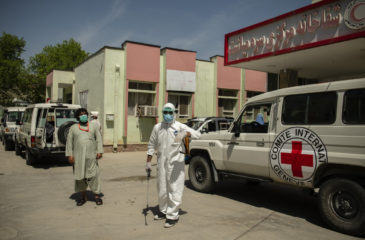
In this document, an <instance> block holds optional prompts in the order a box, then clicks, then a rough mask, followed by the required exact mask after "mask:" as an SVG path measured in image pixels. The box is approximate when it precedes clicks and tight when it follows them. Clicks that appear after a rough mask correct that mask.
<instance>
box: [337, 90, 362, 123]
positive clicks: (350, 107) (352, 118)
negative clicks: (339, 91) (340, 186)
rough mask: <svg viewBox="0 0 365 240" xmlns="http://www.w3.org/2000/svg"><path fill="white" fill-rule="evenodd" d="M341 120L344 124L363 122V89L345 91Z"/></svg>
mask: <svg viewBox="0 0 365 240" xmlns="http://www.w3.org/2000/svg"><path fill="white" fill-rule="evenodd" d="M342 120H343V122H344V123H346V124H365V89H355V90H349V91H346V92H345V95H344V99H343V112H342Z"/></svg>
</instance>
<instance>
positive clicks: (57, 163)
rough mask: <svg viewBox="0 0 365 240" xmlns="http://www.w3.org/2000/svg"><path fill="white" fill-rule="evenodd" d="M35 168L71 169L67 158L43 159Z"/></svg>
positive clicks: (53, 157) (52, 157)
mask: <svg viewBox="0 0 365 240" xmlns="http://www.w3.org/2000/svg"><path fill="white" fill-rule="evenodd" d="M33 167H34V168H43V169H49V168H55V167H71V165H70V164H69V163H68V161H67V159H66V157H65V156H51V157H43V158H41V159H39V160H38V161H37V163H35V164H34V165H33Z"/></svg>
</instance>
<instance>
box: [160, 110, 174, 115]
mask: <svg viewBox="0 0 365 240" xmlns="http://www.w3.org/2000/svg"><path fill="white" fill-rule="evenodd" d="M162 113H163V114H170V115H172V114H174V112H172V111H162Z"/></svg>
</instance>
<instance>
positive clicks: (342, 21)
mask: <svg viewBox="0 0 365 240" xmlns="http://www.w3.org/2000/svg"><path fill="white" fill-rule="evenodd" d="M358 37H365V0H337V1H336V0H324V1H321V2H318V3H316V4H312V5H309V6H307V7H304V8H301V9H298V10H296V11H293V12H290V13H287V14H284V15H281V16H279V17H277V18H274V19H270V20H267V21H265V22H262V23H258V24H256V25H253V26H250V27H247V28H244V29H241V30H238V31H235V32H232V33H228V34H226V36H225V64H226V65H230V64H236V63H239V62H245V61H251V60H254V59H259V58H264V57H268V56H273V55H278V54H283V53H288V52H291V51H297V50H301V49H306V48H312V47H317V46H321V45H326V44H331V43H335V42H340V41H345V40H349V39H354V38H358Z"/></svg>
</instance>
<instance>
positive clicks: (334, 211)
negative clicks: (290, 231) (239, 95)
mask: <svg viewBox="0 0 365 240" xmlns="http://www.w3.org/2000/svg"><path fill="white" fill-rule="evenodd" d="M257 116H259V117H257ZM256 119H257V120H256ZM255 120H256V121H255ZM190 154H191V156H192V159H191V162H190V165H189V178H190V181H191V184H192V186H193V188H194V189H196V190H197V191H201V192H210V191H212V190H213V188H214V185H215V184H216V183H217V182H219V181H221V180H223V179H224V178H225V177H230V176H234V177H242V178H245V179H248V180H252V181H270V182H279V183H282V184H290V185H293V186H297V187H299V188H307V189H316V190H318V189H319V193H318V196H317V197H318V202H319V209H320V213H321V216H322V217H323V219H324V220H325V222H326V223H327V224H328V225H329V226H331V227H332V228H334V229H336V230H337V231H340V232H344V233H347V234H351V235H360V236H361V235H364V234H365V78H363V79H357V80H345V81H338V82H330V83H323V84H315V85H306V86H300V87H293V88H285V89H280V90H277V91H273V92H268V93H264V94H261V95H259V96H256V97H253V98H251V99H250V100H249V101H248V102H247V103H246V104H245V106H244V107H243V109H242V110H241V111H240V113H239V115H238V116H237V117H236V118H235V120H234V122H233V124H232V125H231V127H230V128H229V129H228V130H226V131H219V132H213V133H209V134H204V135H202V136H201V138H200V139H199V140H193V141H192V142H191V144H190Z"/></svg>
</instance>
